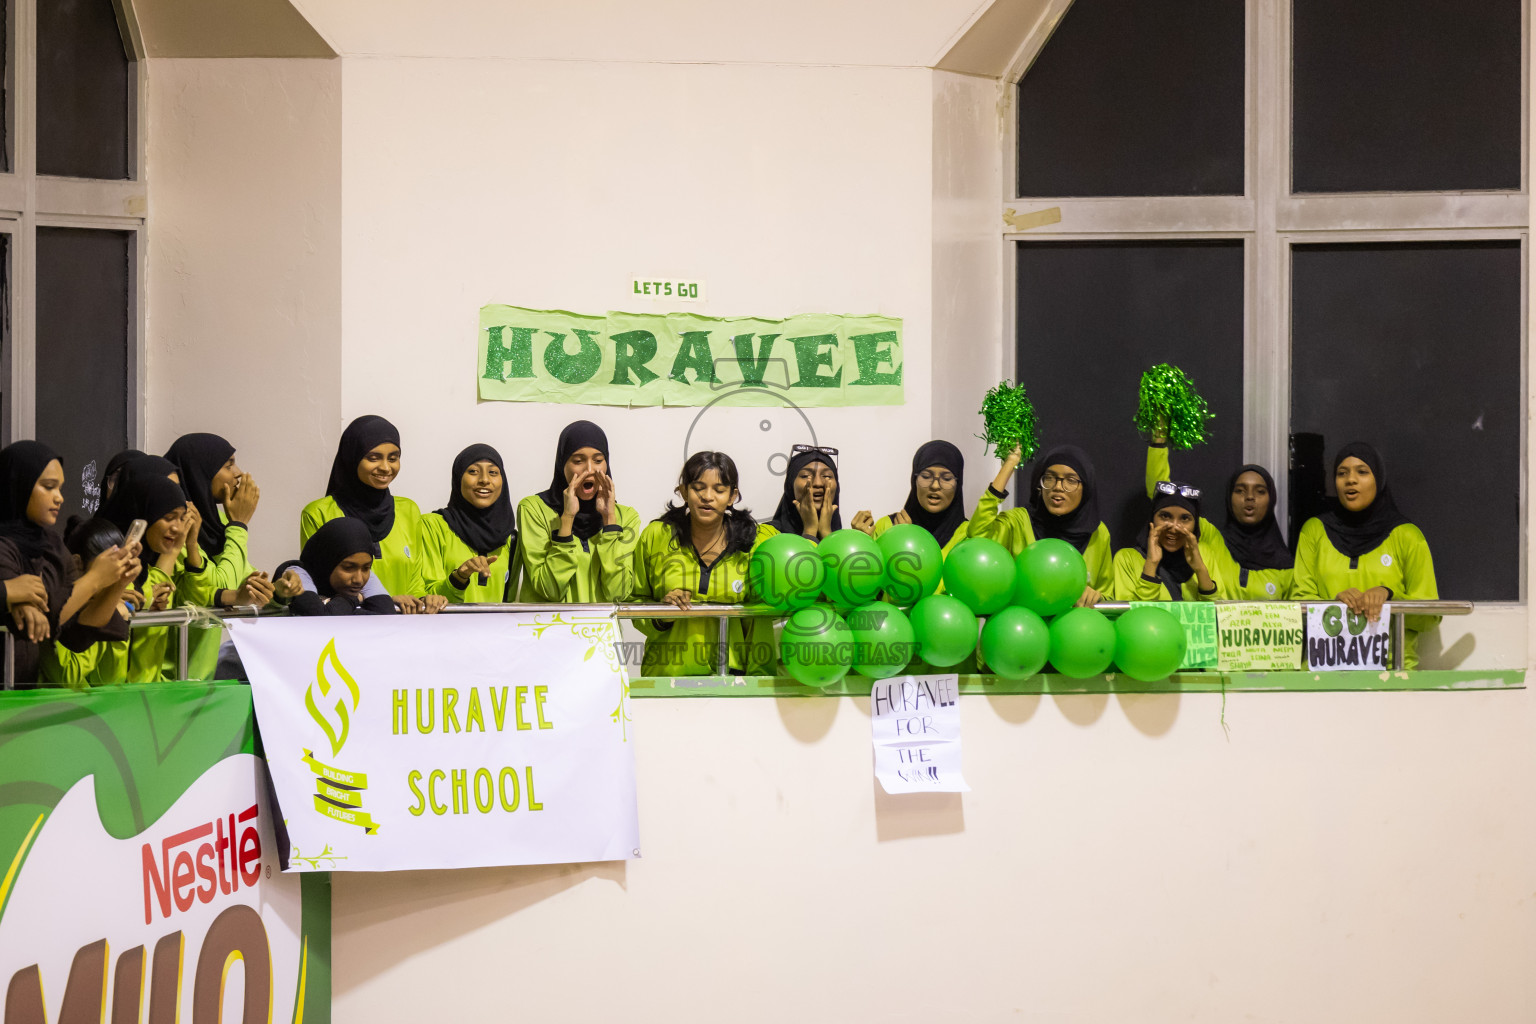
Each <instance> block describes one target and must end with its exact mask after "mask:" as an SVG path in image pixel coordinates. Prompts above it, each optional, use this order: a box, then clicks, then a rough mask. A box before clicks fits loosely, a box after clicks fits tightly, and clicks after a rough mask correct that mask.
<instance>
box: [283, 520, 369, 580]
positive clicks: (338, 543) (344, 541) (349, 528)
mask: <svg viewBox="0 0 1536 1024" xmlns="http://www.w3.org/2000/svg"><path fill="white" fill-rule="evenodd" d="M363 551H366V552H367V553H368V554H370V555H373V556H374V557H375V558H377V557H378V556H379V545H378V543H377V542H375V541H374V539H373V535H372V534H371V533H370V532H369V529H368V524H367V523H365V522H363V521H362V520H361V519H358V518H352V517H350V516H346V517H343V518H341V519H332V520H330V521H328V522H327V523H325V524H324V525H323V526H321V527H320V529H318V530H316V531H315V532H314V533H313V534H311V535H310V538H309V540H307V541H306V542H305V543H304V550H303V551H301V552H300V553H299V564H300V565H302V566H303V567H304V571H305V572H307V573H309V578H310V579H311V580H313V581H314V584H315V590H316V592H318V593H319V594H320V596H321V597H335V596H336V588H335V587H333V586H331V573H333V572H335V571H336V567H337V566H338V565H340V564H341V563H342V562H344V561H346V560H347V559H348V558H351V557H352V556H353V555H355V554H358V553H359V552H363ZM279 572H281V570H279Z"/></svg>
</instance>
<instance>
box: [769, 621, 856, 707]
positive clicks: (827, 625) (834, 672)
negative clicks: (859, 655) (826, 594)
mask: <svg viewBox="0 0 1536 1024" xmlns="http://www.w3.org/2000/svg"><path fill="white" fill-rule="evenodd" d="M779 657H780V658H781V659H782V660H783V662H784V671H785V672H787V673H789V676H790V678H791V679H794V680H795V681H796V682H800V683H804V684H805V685H806V686H817V687H827V686H831V685H832V684H833V683H835V682H837V681H838V680H839V679H841V678H843V676H845V675H847V674H848V669H849V667H850V666H851V665H852V664H853V630H851V629H849V628H848V623H847V622H845V621H843V617H842V616H841V615H839V614H837V612H836V611H834V610H833V609H832V608H831V606H829V605H825V604H814V605H812V606H811V607H809V608H801V609H800V610H799V611H797V612H795V613H794V614H793V615H791V616H790V617H789V619H788V620H787V621H786V622H785V623H784V632H783V634H782V635H781V636H780V637H779Z"/></svg>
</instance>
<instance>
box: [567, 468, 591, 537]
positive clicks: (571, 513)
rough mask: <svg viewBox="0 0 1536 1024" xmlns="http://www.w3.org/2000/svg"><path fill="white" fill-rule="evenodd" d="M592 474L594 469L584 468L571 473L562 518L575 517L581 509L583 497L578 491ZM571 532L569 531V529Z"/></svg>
mask: <svg viewBox="0 0 1536 1024" xmlns="http://www.w3.org/2000/svg"><path fill="white" fill-rule="evenodd" d="M591 475H592V470H590V469H582V470H578V471H577V472H575V473H572V474H571V482H570V483H568V484H566V485H565V508H564V509H562V510H561V512H560V518H561V519H575V518H576V513H578V512H580V511H581V499H580V498H579V497H577V496H576V492H577V491H579V490H580V489H581V485H582V484H584V483H586V481H587V477H589V476H591ZM567 532H569V531H567Z"/></svg>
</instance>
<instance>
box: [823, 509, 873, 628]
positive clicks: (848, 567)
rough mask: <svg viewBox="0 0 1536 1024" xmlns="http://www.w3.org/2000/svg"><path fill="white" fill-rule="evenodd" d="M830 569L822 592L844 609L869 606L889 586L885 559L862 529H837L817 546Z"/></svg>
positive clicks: (825, 564) (824, 565)
mask: <svg viewBox="0 0 1536 1024" xmlns="http://www.w3.org/2000/svg"><path fill="white" fill-rule="evenodd" d="M816 553H817V554H818V555H820V556H821V564H822V566H823V567H824V568H825V569H826V578H825V579H824V580H823V581H822V584H821V592H822V593H823V594H824V595H826V598H827V600H828V601H831V602H832V603H833V604H834V605H836V606H837V608H838V609H839V610H841V611H848V610H849V609H852V608H857V607H859V606H860V605H866V604H868V603H869V602H871V601H873V600H874V599H875V598H877V597H879V596H880V588H881V587H883V586H884V585H885V558H884V557H883V556H882V555H881V554H880V547H879V545H877V544H876V543H875V540H874V538H873V537H871V536H870V535H869V534H867V533H864V532H863V531H862V530H853V529H848V530H835V531H833V532H832V533H829V534H828V535H827V536H825V537H823V538H822V539H821V543H820V544H818V545H816Z"/></svg>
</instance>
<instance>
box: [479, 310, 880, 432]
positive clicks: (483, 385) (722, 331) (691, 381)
mask: <svg viewBox="0 0 1536 1024" xmlns="http://www.w3.org/2000/svg"><path fill="white" fill-rule="evenodd" d="M478 353H479V355H478V359H477V361H476V363H475V373H476V376H477V378H478V385H479V395H480V397H481V398H482V399H485V400H488V401H501V402H560V403H565V404H575V405H620V406H641V405H681V406H690V405H692V406H702V405H710V404H712V403H714V402H716V401H719V400H721V399H722V397H724V398H725V399H726V400H727V401H729V403H730V404H732V405H739V406H781V405H783V404H784V399H785V398H788V399H790V400H791V401H793V402H794V403H795V404H796V405H798V406H801V407H802V408H806V407H827V406H849V405H900V404H902V401H903V392H902V367H903V365H904V356H903V352H902V325H901V321H900V320H898V319H893V318H891V317H883V316H836V315H832V314H821V313H817V314H808V315H805V316H794V317H790V318H788V319H787V320H761V319H754V318H750V317H742V318H735V319H719V318H715V317H707V316H698V315H695V314H692V313H657V314H649V313H608V314H606V315H605V316H587V315H583V314H581V313H567V312H563V311H560V310H545V309H523V308H521V307H518V306H500V305H492V306H482V307H481V309H480V343H479V349H478Z"/></svg>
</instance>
